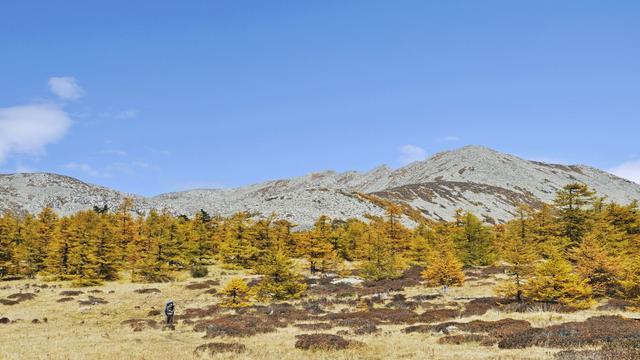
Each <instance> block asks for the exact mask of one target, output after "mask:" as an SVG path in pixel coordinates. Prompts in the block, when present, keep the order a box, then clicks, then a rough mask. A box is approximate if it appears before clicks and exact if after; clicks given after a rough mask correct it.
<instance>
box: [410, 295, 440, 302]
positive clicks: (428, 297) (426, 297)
mask: <svg viewBox="0 0 640 360" xmlns="http://www.w3.org/2000/svg"><path fill="white" fill-rule="evenodd" d="M441 297H442V294H426V295H416V296H414V297H412V299H413V300H414V301H421V302H422V301H430V300H435V299H438V298H441Z"/></svg>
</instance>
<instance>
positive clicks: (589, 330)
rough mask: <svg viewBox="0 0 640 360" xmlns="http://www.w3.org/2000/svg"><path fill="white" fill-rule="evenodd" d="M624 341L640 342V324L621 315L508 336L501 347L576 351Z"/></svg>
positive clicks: (501, 343) (499, 344)
mask: <svg viewBox="0 0 640 360" xmlns="http://www.w3.org/2000/svg"><path fill="white" fill-rule="evenodd" d="M623 341H631V342H640V321H638V320H632V319H626V318H623V317H620V316H596V317H591V318H588V319H587V320H586V321H583V322H567V323H564V324H559V325H552V326H549V327H547V328H545V329H536V330H534V329H529V330H527V331H524V332H521V333H516V334H513V336H509V337H505V338H504V339H503V340H501V341H500V343H498V347H500V348H505V349H511V348H524V347H528V346H544V347H560V348H576V347H580V346H585V345H601V344H607V343H619V342H623Z"/></svg>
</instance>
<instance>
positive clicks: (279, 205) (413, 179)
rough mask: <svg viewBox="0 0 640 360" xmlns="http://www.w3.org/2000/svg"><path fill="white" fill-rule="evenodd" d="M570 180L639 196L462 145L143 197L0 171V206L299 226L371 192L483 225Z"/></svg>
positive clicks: (351, 212)
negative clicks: (401, 163)
mask: <svg viewBox="0 0 640 360" xmlns="http://www.w3.org/2000/svg"><path fill="white" fill-rule="evenodd" d="M571 182H582V183H585V184H587V185H588V186H589V187H591V188H593V189H595V190H596V191H597V192H598V194H599V195H601V196H607V197H608V199H609V200H612V201H616V202H620V203H629V202H631V201H632V200H636V199H640V185H638V184H635V183H633V182H630V181H627V180H624V179H622V178H619V177H616V176H614V175H611V174H609V173H607V172H604V171H601V170H598V169H595V168H592V167H588V166H582V165H570V166H568V165H557V164H547V163H541V162H535V161H529V160H524V159H521V158H519V157H516V156H513V155H509V154H504V153H500V152H497V151H494V150H491V149H487V148H484V147H480V146H466V147H463V148H460V149H457V150H453V151H447V152H442V153H438V154H436V155H434V156H432V157H431V158H429V159H426V160H424V161H419V162H415V163H412V164H409V165H407V166H405V167H402V168H399V169H396V170H392V169H389V168H387V167H385V166H381V167H378V168H376V169H374V170H372V171H370V172H366V173H359V172H345V173H336V172H333V171H327V172H321V173H314V174H309V175H306V176H301V177H297V178H292V179H284V180H274V181H267V182H265V183H261V184H255V185H250V186H245V187H240V188H235V189H200V190H190V191H183V192H177V193H168V194H162V195H159V196H155V197H150V198H145V197H141V196H135V195H130V194H125V193H122V192H118V191H115V190H110V189H107V188H104V187H100V186H94V185H89V184H86V183H83V182H81V181H79V180H76V179H73V178H70V177H67V176H62V175H55V174H11V175H0V209H11V210H12V211H15V212H32V213H33V212H38V211H39V210H40V209H42V208H43V207H45V206H51V207H53V208H54V209H56V210H57V211H58V212H60V213H62V214H69V213H73V212H76V211H78V210H82V209H87V208H91V207H93V206H94V205H97V206H103V205H107V206H108V207H109V208H110V209H115V207H116V206H117V204H118V203H119V202H120V201H122V199H123V198H124V197H126V196H132V197H133V198H134V200H135V204H136V210H137V211H139V212H141V213H144V212H148V211H149V210H151V209H158V210H163V209H164V210H168V211H170V212H172V213H174V214H193V213H194V212H196V211H198V210H200V209H204V210H206V211H207V212H209V213H211V214H220V215H230V214H233V213H235V212H238V211H249V212H252V213H256V214H262V215H269V214H271V213H275V214H276V215H277V216H278V217H280V218H285V219H288V220H290V221H291V222H293V223H295V224H299V225H300V226H301V227H308V226H310V225H312V224H313V221H314V220H315V219H316V218H317V217H318V216H320V215H322V214H325V215H328V216H330V217H333V218H342V219H344V218H350V217H355V218H363V216H364V215H365V214H372V215H382V214H383V213H384V209H383V208H382V207H381V206H380V205H379V203H378V202H372V201H370V200H369V199H368V198H367V197H364V196H362V194H370V195H375V196H376V197H379V198H383V199H386V200H390V201H393V202H399V203H400V202H401V203H406V204H409V205H410V206H412V207H413V208H415V209H417V210H419V211H421V212H422V213H423V214H424V216H426V217H428V218H432V219H437V220H440V219H442V220H450V219H451V218H452V216H453V214H454V212H455V210H456V209H458V208H462V209H463V210H467V211H471V212H473V213H475V214H477V215H478V216H480V217H481V218H483V219H485V221H487V222H503V221H505V220H508V219H510V218H511V217H512V216H513V214H514V210H515V208H516V206H518V204H520V203H528V204H531V205H536V204H539V203H541V202H549V201H551V200H552V199H553V197H554V194H555V192H556V191H557V190H558V189H559V188H561V187H562V186H564V185H566V184H568V183H571ZM406 221H407V222H410V221H409V220H408V219H406Z"/></svg>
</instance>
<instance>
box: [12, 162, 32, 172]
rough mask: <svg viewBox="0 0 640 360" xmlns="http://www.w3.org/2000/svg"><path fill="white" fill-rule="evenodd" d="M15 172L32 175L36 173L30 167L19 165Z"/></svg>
mask: <svg viewBox="0 0 640 360" xmlns="http://www.w3.org/2000/svg"><path fill="white" fill-rule="evenodd" d="M15 172H16V173H32V172H35V170H34V169H33V168H32V167H30V166H28V165H24V164H21V163H18V165H16V169H15Z"/></svg>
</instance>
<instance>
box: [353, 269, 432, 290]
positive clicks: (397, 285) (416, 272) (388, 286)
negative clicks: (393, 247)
mask: <svg viewBox="0 0 640 360" xmlns="http://www.w3.org/2000/svg"><path fill="white" fill-rule="evenodd" d="M422 271H424V268H423V267H421V266H412V267H410V268H409V269H407V270H406V271H405V272H404V273H402V276H401V277H399V278H397V279H384V280H378V281H366V282H365V283H364V284H363V285H364V286H363V287H362V288H358V289H357V294H358V295H359V296H365V295H373V294H381V293H387V292H392V291H402V290H404V288H407V287H412V286H418V285H420V281H421V280H422V278H421V275H420V274H421V273H422Z"/></svg>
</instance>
